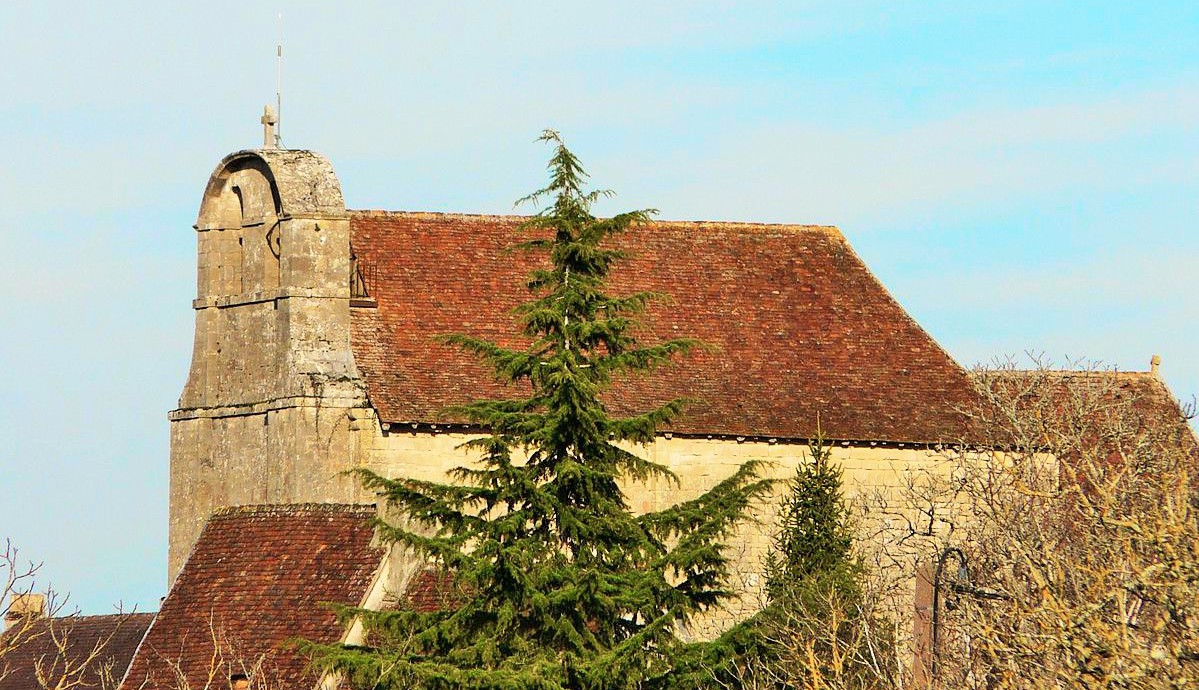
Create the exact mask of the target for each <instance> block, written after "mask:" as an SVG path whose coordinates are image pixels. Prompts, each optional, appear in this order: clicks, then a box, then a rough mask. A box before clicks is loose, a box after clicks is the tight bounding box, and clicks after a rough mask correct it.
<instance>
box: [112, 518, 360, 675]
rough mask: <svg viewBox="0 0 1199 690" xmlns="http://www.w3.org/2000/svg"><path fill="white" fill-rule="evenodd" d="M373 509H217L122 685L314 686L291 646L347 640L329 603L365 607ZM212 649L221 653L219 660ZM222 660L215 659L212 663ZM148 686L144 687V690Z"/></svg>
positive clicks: (218, 653) (302, 660)
mask: <svg viewBox="0 0 1199 690" xmlns="http://www.w3.org/2000/svg"><path fill="white" fill-rule="evenodd" d="M374 515H375V509H374V508H373V507H372V506H353V505H332V504H304V505H279V506H243V507H237V508H228V509H224V510H221V511H218V512H217V513H216V514H214V515H213V516H212V518H210V519H209V521H208V524H207V525H206V526H205V527H204V531H203V533H202V534H201V535H200V540H199V541H198V542H197V543H196V545H195V547H194V548H193V550H192V553H191V556H190V557H189V558H188V560H187V563H186V564H185V565H184V566H183V570H182V571H181V572H180V573H179V577H178V579H177V580H176V581H175V584H174V586H173V587H172V588H171V593H170V595H169V596H168V597H167V598H166V600H165V601H164V602H163V604H162V610H161V611H160V612H159V614H158V619H157V620H156V621H155V623H154V626H153V627H152V628H151V629H150V632H149V633H148V634H147V635H146V640H145V642H144V643H143V644H142V648H141V650H140V651H139V653H138V655H137V658H136V659H135V660H134V663H133V666H132V668H131V669H130V671H129V675H128V676H127V677H126V680H125V683H124V684H123V686H122V687H125V688H131V689H132V688H138V689H140V688H143V687H145V688H148V689H149V688H175V687H177V686H178V683H177V681H176V670H178V671H179V672H180V673H182V675H183V676H185V677H186V679H187V681H188V683H189V684H190V687H193V688H199V687H207V686H206V684H205V683H206V678H207V677H208V674H209V673H210V672H212V673H213V674H215V675H214V676H213V677H214V678H216V679H218V682H217V684H216V685H215V686H214V687H225V686H226V685H227V683H228V679H229V677H230V676H232V675H234V674H237V673H245V675H247V676H250V677H254V674H253V673H250V672H247V671H253V670H254V669H255V667H257V668H258V669H259V672H260V673H262V674H263V676H262V677H260V680H259V681H257V682H256V686H257V683H258V682H262V681H263V680H265V681H266V682H267V683H268V684H269V685H264V686H263V687H267V686H269V687H276V686H278V687H286V688H302V687H312V686H313V685H314V684H315V682H316V680H317V679H316V678H315V676H313V675H311V673H310V672H308V671H307V670H306V669H305V660H304V659H303V658H301V657H300V656H299V655H298V654H297V653H296V652H294V651H292V649H291V648H290V646H289V644H288V643H289V641H290V640H292V639H294V638H305V639H311V640H317V641H322V642H335V641H337V640H340V639H341V637H342V635H343V633H344V629H343V626H342V625H340V624H339V623H337V621H336V620H335V618H334V614H333V612H332V611H331V610H329V609H328V608H327V607H325V606H323V604H324V603H326V602H334V603H340V604H350V605H358V604H359V603H361V602H362V600H363V597H364V596H365V595H366V592H367V589H368V588H369V587H370V584H371V581H372V579H373V577H374V575H375V572H376V570H377V569H378V568H379V565H380V563H381V560H382V557H383V552H382V551H381V550H380V549H377V548H375V547H374V546H372V538H373V533H374V530H373V528H372V526H371V518H372V517H374ZM214 650H215V652H216V654H217V656H216V657H214ZM214 658H215V661H214ZM143 683H145V685H143Z"/></svg>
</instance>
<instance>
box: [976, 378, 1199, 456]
mask: <svg viewBox="0 0 1199 690" xmlns="http://www.w3.org/2000/svg"><path fill="white" fill-rule="evenodd" d="M971 376H972V377H973V378H974V379H975V380H976V381H977V382H978V383H979V384H980V385H982V386H990V387H992V389H993V390H994V391H995V392H996V393H997V394H998V395H999V399H1000V400H1009V399H1012V398H1013V396H1015V397H1027V396H1037V397H1040V396H1044V399H1046V400H1049V401H1050V402H1054V403H1055V404H1057V402H1058V401H1060V404H1061V405H1062V406H1063V407H1064V408H1074V407H1078V408H1081V409H1082V410H1084V411H1090V412H1092V413H1093V414H1092V415H1091V416H1092V417H1094V416H1095V414H1094V413H1097V412H1100V411H1107V412H1111V413H1112V414H1113V415H1114V416H1115V417H1117V418H1118V421H1119V422H1120V423H1123V424H1127V423H1129V422H1134V423H1136V424H1138V425H1139V426H1140V427H1141V428H1150V427H1151V428H1154V429H1156V430H1157V431H1161V432H1165V433H1167V434H1169V437H1170V438H1172V439H1175V440H1177V442H1178V443H1180V444H1181V447H1182V448H1184V449H1185V450H1186V451H1187V452H1189V453H1191V454H1193V455H1195V454H1199V438H1197V437H1196V435H1195V430H1194V428H1192V427H1191V424H1190V418H1191V416H1192V414H1193V410H1186V409H1184V408H1183V406H1182V405H1181V404H1179V402H1178V400H1177V399H1176V398H1175V397H1174V394H1173V393H1172V392H1171V391H1170V388H1169V387H1168V386H1167V385H1166V382H1165V381H1163V380H1162V379H1161V378H1160V377H1159V376H1157V375H1156V374H1154V373H1152V372H1148V371H1116V370H1111V369H1079V370H1047V369H993V370H980V371H977V372H972V374H971ZM1113 403H1115V404H1113ZM1119 403H1127V404H1128V409H1127V411H1123V408H1122V407H1121V406H1120V405H1119ZM1061 414H1062V420H1063V421H1064V422H1065V421H1081V420H1074V418H1073V415H1072V414H1071V410H1070V409H1063V411H1062V413H1061ZM1086 422H1087V423H1090V424H1101V423H1103V422H1102V420H1097V419H1088V420H1086ZM1108 423H1111V422H1110V421H1109V422H1108Z"/></svg>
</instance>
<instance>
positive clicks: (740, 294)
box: [169, 148, 972, 578]
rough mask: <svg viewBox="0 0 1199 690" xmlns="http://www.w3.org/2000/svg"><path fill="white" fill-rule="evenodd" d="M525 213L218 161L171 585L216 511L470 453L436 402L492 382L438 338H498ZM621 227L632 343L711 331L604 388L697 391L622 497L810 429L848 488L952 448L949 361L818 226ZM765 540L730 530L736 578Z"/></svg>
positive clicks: (289, 156)
mask: <svg viewBox="0 0 1199 690" xmlns="http://www.w3.org/2000/svg"><path fill="white" fill-rule="evenodd" d="M521 220H522V219H521V218H519V217H515V216H475V215H458V214H438V213H419V212H390V211H354V210H347V209H346V208H345V205H344V202H343V200H342V193H341V188H340V184H339V182H338V179H337V176H336V173H335V172H334V170H333V167H332V166H331V165H330V163H329V162H328V161H327V160H325V159H324V158H322V157H321V156H319V155H318V154H316V153H313V152H311V151H295V150H278V149H270V148H267V149H260V150H253V151H239V152H237V153H234V154H231V155H229V156H228V157H226V158H225V159H224V160H223V161H221V163H220V164H219V165H218V166H217V168H216V170H215V171H214V172H213V174H212V177H211V178H210V180H209V182H208V186H207V188H206V189H205V191H204V196H203V200H202V202H201V206H200V213H199V219H198V221H197V223H196V226H195V229H196V237H197V244H198V251H199V262H198V281H197V298H196V300H195V301H194V302H193V305H192V306H193V308H194V310H195V315H196V329H195V345H194V351H193V358H192V363H191V370H190V372H189V374H188V377H187V382H186V385H185V386H184V389H183V393H182V395H181V396H180V399H179V407H178V409H176V410H174V411H172V412H171V413H170V428H171V433H170V438H171V475H170V476H171V494H170V566H169V568H170V577H172V578H173V577H174V576H175V575H176V574H177V573H178V572H179V569H180V568H181V567H182V565H183V563H184V561H185V560H186V558H187V556H188V553H189V552H190V551H191V549H192V547H193V545H194V544H195V542H196V539H197V537H198V535H199V534H200V531H201V529H202V528H203V526H204V523H205V521H206V520H207V519H208V517H209V515H211V514H212V513H213V511H214V510H216V509H218V508H221V507H224V506H237V505H251V504H294V503H329V502H332V503H373V502H374V496H371V495H367V494H364V493H363V491H362V490H361V489H359V488H358V487H357V486H356V485H355V482H354V481H353V480H352V479H349V478H346V477H344V476H341V475H340V474H339V473H341V472H342V471H343V470H347V469H350V468H355V467H369V468H371V469H373V470H375V471H377V472H380V473H382V474H385V475H389V476H411V477H420V478H428V479H438V478H442V476H443V473H444V471H445V470H446V469H448V468H450V467H453V466H456V465H459V464H462V463H463V462H465V461H466V460H467V458H466V456H464V455H463V452H462V451H460V450H457V446H458V445H459V444H461V443H462V442H463V441H464V440H466V439H467V438H470V437H471V435H472V434H474V433H477V431H478V430H477V429H471V428H468V427H466V426H464V425H463V424H462V421H461V420H460V419H457V418H455V417H454V416H453V415H451V414H448V413H447V412H445V409H446V408H447V406H449V405H452V404H455V403H463V402H467V401H471V400H474V399H479V398H485V397H498V396H500V395H503V394H504V393H505V391H504V390H503V388H502V387H501V386H500V385H499V384H497V383H496V382H495V381H494V379H493V377H492V376H491V374H490V373H489V372H488V371H487V370H486V369H485V368H484V367H483V366H481V365H480V364H479V363H478V362H476V361H475V360H474V359H473V358H471V357H470V356H467V355H464V354H462V353H460V352H458V351H456V350H455V349H454V348H452V347H449V346H446V345H443V344H439V343H438V342H437V341H436V340H435V336H437V335H441V334H448V333H466V334H470V335H475V336H482V337H486V338H490V339H498V340H500V341H507V342H511V340H512V337H513V335H512V334H513V333H514V332H515V331H516V324H515V321H514V319H513V318H512V317H511V315H510V310H511V308H512V307H513V306H515V305H516V304H518V303H519V302H521V301H524V300H526V299H527V297H528V293H527V292H526V290H525V288H524V287H523V284H524V280H523V278H524V276H525V275H526V273H527V271H528V270H529V269H530V268H531V267H532V265H533V263H532V262H533V261H534V259H533V258H531V257H529V256H525V255H522V254H519V253H510V252H506V251H505V250H506V248H508V247H510V246H511V245H512V244H514V243H515V242H516V241H518V240H519V239H520V238H519V235H518V232H517V226H518V224H519V223H520V222H521ZM619 242H621V243H622V245H623V246H624V247H625V248H627V249H628V251H629V253H630V255H631V257H630V259H628V260H627V261H625V262H623V263H622V264H620V265H619V266H618V267H617V268H616V271H615V273H614V276H613V280H612V291H613V292H614V293H617V294H619V293H621V292H626V291H633V290H653V291H658V292H664V293H668V294H670V295H671V297H672V300H671V301H670V302H669V303H668V304H663V305H660V306H658V307H657V308H655V309H654V310H653V311H652V312H651V313H650V314H649V315H648V317H647V319H646V320H647V323H648V332H646V333H644V334H642V339H643V340H646V341H652V340H654V339H656V338H665V337H673V336H680V335H685V336H694V337H698V338H701V339H702V340H704V341H706V342H707V343H709V344H711V345H713V346H715V349H714V351H710V352H706V353H698V354H694V355H691V356H688V357H684V358H681V359H680V360H679V361H677V362H676V363H674V364H672V365H670V366H668V367H667V368H665V369H662V370H659V371H657V372H655V373H654V374H652V375H648V376H644V377H640V378H639V379H637V380H628V381H622V382H620V384H619V385H618V387H617V388H616V389H615V390H614V391H612V392H611V395H610V397H609V404H610V407H611V408H612V409H613V410H614V411H616V412H623V411H634V410H640V409H645V408H647V407H648V406H651V405H654V404H655V403H661V402H664V401H666V400H669V399H671V398H674V397H680V396H681V397H686V398H689V399H692V400H693V401H694V402H693V403H692V404H690V405H689V406H688V408H687V410H686V412H685V413H684V415H683V417H682V418H681V419H680V420H678V421H677V422H676V423H675V424H674V425H673V426H672V427H670V428H668V429H664V430H662V432H661V433H660V434H659V435H658V438H657V440H656V441H655V442H654V443H653V444H652V446H650V447H648V448H646V449H643V450H642V452H643V453H644V454H645V455H647V456H648V457H649V458H650V459H652V460H655V461H658V462H661V463H663V464H665V465H667V466H668V467H670V468H671V469H672V470H674V471H675V472H676V473H677V474H678V475H679V477H680V478H681V486H674V485H666V484H662V485H650V486H644V487H639V486H631V487H629V489H630V493H631V497H632V504H633V505H634V507H635V508H636V509H641V510H651V509H654V508H656V507H662V506H665V505H670V504H673V503H675V502H678V501H680V500H685V499H688V498H690V497H692V496H693V495H695V494H697V493H698V492H700V491H703V490H706V489H707V488H709V487H711V486H712V485H713V484H714V483H715V482H717V481H719V480H721V479H723V478H724V477H725V476H727V475H728V474H729V473H731V472H732V471H733V469H734V468H735V467H737V466H738V465H740V464H741V463H743V462H744V461H746V460H749V459H758V460H766V461H771V462H773V463H775V464H774V467H775V470H776V471H777V472H778V473H779V475H780V476H787V475H790V474H791V473H792V472H793V470H794V467H795V465H796V463H797V462H798V461H799V460H800V459H801V457H803V455H804V453H805V452H806V450H807V444H808V442H809V439H811V438H813V437H814V436H815V434H816V427H817V423H818V420H819V424H820V425H821V427H822V429H823V431H824V433H825V435H826V437H828V438H829V439H830V440H832V441H833V442H835V443H836V444H837V446H838V449H837V451H836V459H837V460H838V462H840V463H842V464H843V465H844V466H845V468H846V473H847V475H848V476H849V481H850V483H852V484H854V485H856V486H862V485H887V484H889V483H893V482H894V479H893V475H894V474H895V473H896V472H897V471H900V470H902V469H903V468H906V467H910V466H912V465H914V464H919V463H928V462H930V461H932V459H933V458H934V453H933V452H932V449H933V448H934V447H935V446H937V445H938V444H941V443H952V442H957V441H960V440H962V438H963V434H965V432H966V426H965V424H964V419H963V417H962V415H961V414H960V412H959V410H960V409H961V408H963V407H965V406H967V405H969V404H970V402H971V396H972V387H971V384H970V380H969V377H968V374H967V372H966V371H965V370H963V369H962V367H960V366H959V365H958V364H957V363H956V362H954V360H953V359H952V358H951V357H950V356H949V355H948V354H947V353H946V352H945V351H944V350H943V349H942V348H941V347H940V346H939V345H938V344H937V343H936V342H935V341H934V340H933V339H932V338H931V337H930V336H929V335H928V333H926V332H925V331H924V330H923V329H921V328H920V326H919V325H918V324H916V323H915V322H914V321H913V320H912V319H911V317H909V316H908V314H907V313H905V312H904V310H903V308H902V307H901V306H900V305H899V304H898V303H896V301H895V300H894V299H893V298H892V297H891V296H890V295H889V294H888V293H887V291H886V289H885V288H884V287H883V286H882V285H881V284H880V283H879V282H878V280H877V279H876V278H875V277H874V276H873V275H872V274H871V273H870V271H869V269H867V267H866V266H865V265H864V264H863V262H862V260H861V259H860V258H859V257H858V256H857V255H856V254H855V253H854V251H853V249H852V248H851V247H850V246H849V244H848V242H847V241H846V240H845V237H844V236H843V235H842V234H841V233H840V232H839V231H838V230H837V229H836V228H833V227H824V226H809V225H765V224H751V223H723V222H722V223H715V222H673V221H661V222H654V223H652V224H649V225H646V226H644V227H640V228H637V229H635V230H633V231H632V232H630V233H628V234H627V235H626V236H624V237H622V238H620V240H619ZM755 531H756V532H761V529H760V528H758V529H756V530H755ZM763 536H764V535H761V534H758V535H747V536H746V540H747V541H746V544H745V546H746V547H747V548H746V549H744V554H743V556H742V558H744V559H747V560H746V563H747V568H746V569H747V571H753V570H756V560H757V559H758V558H759V557H760V556H761V554H762V549H763V547H764V546H765V544H766V540H765V539H764V538H761V537H763ZM750 563H754V564H755V565H749V564H750Z"/></svg>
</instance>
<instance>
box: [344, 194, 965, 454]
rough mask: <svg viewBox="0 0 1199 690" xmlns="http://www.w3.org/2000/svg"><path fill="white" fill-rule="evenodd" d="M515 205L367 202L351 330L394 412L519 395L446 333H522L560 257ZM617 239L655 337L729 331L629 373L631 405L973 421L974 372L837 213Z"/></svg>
mask: <svg viewBox="0 0 1199 690" xmlns="http://www.w3.org/2000/svg"><path fill="white" fill-rule="evenodd" d="M522 220H523V219H522V218H520V217H515V216H470V215H450V214H436V213H404V212H381V211H352V212H351V216H350V229H351V237H352V245H353V251H354V253H355V255H356V257H357V258H358V261H359V266H360V268H361V270H362V272H363V276H364V277H365V278H366V279H367V289H368V291H369V293H370V295H371V297H373V298H374V299H375V300H376V301H377V305H378V306H377V308H375V309H362V308H359V309H354V310H353V317H352V331H351V342H352V346H353V350H354V356H355V360H356V362H357V364H358V368H359V370H360V372H361V374H362V376H363V378H364V379H365V381H366V385H367V389H368V392H369V395H370V399H371V401H372V403H373V404H374V406H375V407H376V409H377V410H378V412H379V414H380V416H381V418H382V420H383V421H385V422H392V423H422V424H428V423H434V424H445V423H454V422H457V421H460V420H456V419H454V418H452V417H450V416H449V415H447V414H446V413H445V412H444V408H445V407H446V406H447V405H452V404H455V403H461V402H466V401H469V400H474V399H477V398H480V397H499V396H503V395H510V394H511V393H512V391H511V390H508V391H505V389H504V387H503V386H501V385H499V384H497V383H496V382H495V381H494V379H493V377H492V375H491V374H490V372H489V371H488V370H487V369H485V368H484V367H483V366H481V365H480V364H479V363H478V362H476V361H475V360H474V359H473V358H471V357H470V356H467V355H463V354H462V353H460V352H458V351H456V350H455V349H453V348H450V347H447V346H444V345H441V344H438V343H436V342H434V339H433V338H434V336H436V335H439V334H446V333H467V334H470V335H475V336H481V337H486V338H490V339H493V340H497V341H500V342H504V343H506V344H510V345H511V344H515V341H514V337H513V334H514V333H515V332H516V329H517V326H516V324H515V321H514V320H513V318H512V316H511V313H510V312H511V309H512V308H513V307H514V306H516V305H517V304H519V303H521V302H523V301H525V300H527V299H528V292H527V291H526V290H525V288H524V284H525V276H526V274H527V273H528V271H529V270H530V268H531V267H533V266H534V264H535V263H536V262H541V261H545V258H544V257H541V256H539V257H533V256H529V255H527V254H524V253H520V252H516V253H510V252H508V251H507V249H508V248H509V247H510V246H511V245H513V244H514V243H515V242H517V241H518V240H520V239H523V238H522V237H521V235H520V233H519V232H518V230H517V226H518V225H519V224H520V223H521V221H522ZM616 242H617V243H618V244H619V246H621V247H622V248H624V249H626V250H628V252H629V255H630V257H629V258H628V259H627V260H626V261H624V262H621V263H620V264H619V265H618V266H617V267H616V269H615V270H614V273H613V276H612V281H611V291H612V292H613V293H614V294H621V293H627V292H631V291H634V290H654V291H659V292H664V293H667V294H669V295H670V296H671V297H672V298H673V301H672V303H671V304H667V305H658V306H656V307H654V308H653V309H652V310H651V312H650V313H649V314H648V315H647V318H646V323H647V324H648V330H647V332H645V333H644V334H642V340H643V342H652V341H654V340H656V339H661V338H669V337H676V336H693V337H698V338H701V339H702V340H704V341H706V342H708V343H710V344H713V345H715V346H717V348H718V350H717V351H715V352H706V353H695V354H691V355H689V356H687V357H685V358H681V359H680V360H679V361H678V362H676V363H673V364H671V365H669V366H667V367H665V368H664V369H662V370H659V371H658V372H655V373H654V374H651V375H648V376H645V377H643V378H641V379H640V380H635V381H622V382H618V383H617V385H616V387H615V390H614V391H613V392H612V394H611V395H610V399H609V404H610V406H611V408H612V410H613V411H614V412H616V413H627V412H632V411H641V410H643V409H645V408H648V407H650V406H652V405H655V404H658V403H661V402H664V401H666V400H669V399H671V398H673V397H680V396H681V397H688V398H692V399H694V400H695V401H696V402H695V403H693V404H692V405H691V406H690V407H689V408H688V410H687V411H686V413H685V416H684V417H683V418H682V419H679V420H677V421H676V422H675V424H674V426H673V429H672V431H674V432H675V433H681V434H713V435H728V436H759V437H781V438H796V439H807V438H811V437H813V436H814V435H815V432H816V421H817V416H818V415H819V419H820V423H821V426H822V427H823V429H824V431H825V434H826V436H828V437H830V438H832V439H837V440H856V441H891V442H912V443H936V442H941V441H955V440H959V439H961V438H962V437H963V434H964V433H965V422H964V419H963V417H962V416H961V415H960V414H958V412H957V410H958V409H961V408H963V407H965V406H967V405H969V404H970V403H971V402H972V401H973V400H974V398H973V395H974V393H973V389H972V387H971V384H970V381H969V379H968V377H967V375H966V373H965V372H964V371H963V370H962V369H961V367H959V366H958V365H957V364H956V363H955V362H954V361H953V360H952V359H951V358H950V357H949V355H948V354H946V353H945V351H944V350H942V349H941V348H940V346H938V345H937V343H936V342H935V341H934V340H933V339H932V338H931V337H930V336H929V335H928V334H927V333H926V332H925V331H924V330H923V329H921V328H920V326H919V325H917V324H916V323H915V322H914V321H913V320H912V319H911V317H909V316H908V314H907V313H906V312H905V311H904V310H903V308H902V307H900V306H899V304H897V303H896V302H895V300H894V299H892V298H891V296H890V295H889V294H888V293H887V291H886V290H885V289H884V288H883V286H882V285H881V284H880V283H879V282H878V280H877V279H876V278H875V277H874V276H873V275H872V274H871V273H870V271H869V270H868V269H867V268H866V266H865V264H863V262H862V261H861V259H860V258H858V256H857V255H856V254H855V253H854V251H853V250H852V249H851V248H850V246H849V244H848V243H847V242H846V240H845V238H844V237H843V236H842V235H841V233H840V232H839V231H838V230H837V229H836V228H831V227H818V226H790V225H759V224H748V223H705V222H654V223H652V224H648V225H646V226H642V227H639V228H636V229H633V230H632V231H630V232H629V233H627V234H626V235H624V236H622V237H620V238H618V239H617V240H616Z"/></svg>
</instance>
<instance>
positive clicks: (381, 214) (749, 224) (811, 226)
mask: <svg viewBox="0 0 1199 690" xmlns="http://www.w3.org/2000/svg"><path fill="white" fill-rule="evenodd" d="M347 212H348V213H349V214H350V215H353V216H359V217H363V218H429V219H446V220H462V221H474V222H495V221H506V222H515V221H524V220H528V219H529V218H532V217H533V216H531V215H520V214H515V213H513V214H497V213H459V212H453V211H449V212H446V211H388V210H385V209H351V210H349V211H347ZM649 224H650V225H660V226H667V227H699V228H706V227H712V228H728V229H737V230H758V229H769V230H790V231H802V232H820V233H824V234H828V235H831V236H834V237H839V238H844V235H843V234H842V233H841V230H840V228H838V227H837V226H835V225H821V224H816V223H764V222H756V221H737V220H671V219H665V218H662V219H659V218H653V219H650V221H649Z"/></svg>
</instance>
